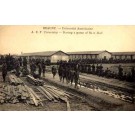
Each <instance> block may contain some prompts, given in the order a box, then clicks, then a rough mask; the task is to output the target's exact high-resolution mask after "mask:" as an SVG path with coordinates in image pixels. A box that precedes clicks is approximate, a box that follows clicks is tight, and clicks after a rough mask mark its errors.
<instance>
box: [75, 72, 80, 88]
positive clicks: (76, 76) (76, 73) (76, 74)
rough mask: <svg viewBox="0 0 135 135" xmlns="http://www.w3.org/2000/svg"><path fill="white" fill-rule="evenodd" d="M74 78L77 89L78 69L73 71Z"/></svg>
mask: <svg viewBox="0 0 135 135" xmlns="http://www.w3.org/2000/svg"><path fill="white" fill-rule="evenodd" d="M74 80H75V88H77V89H78V87H77V86H78V81H79V71H78V70H76V71H75V73H74Z"/></svg>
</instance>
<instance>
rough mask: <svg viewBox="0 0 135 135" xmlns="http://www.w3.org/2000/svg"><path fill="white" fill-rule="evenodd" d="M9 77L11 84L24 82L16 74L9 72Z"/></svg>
mask: <svg viewBox="0 0 135 135" xmlns="http://www.w3.org/2000/svg"><path fill="white" fill-rule="evenodd" d="M8 78H9V82H10V84H11V85H15V86H16V85H20V84H24V83H23V81H22V80H21V79H20V78H19V77H17V76H16V75H14V74H9V76H8Z"/></svg>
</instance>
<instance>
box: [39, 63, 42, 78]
mask: <svg viewBox="0 0 135 135" xmlns="http://www.w3.org/2000/svg"><path fill="white" fill-rule="evenodd" d="M41 72H42V67H41V63H38V73H39V78H40V77H41Z"/></svg>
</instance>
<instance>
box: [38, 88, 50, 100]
mask: <svg viewBox="0 0 135 135" xmlns="http://www.w3.org/2000/svg"><path fill="white" fill-rule="evenodd" d="M36 89H37V90H38V91H39V92H40V93H41V94H43V95H44V96H45V97H46V98H47V99H48V100H52V99H51V98H50V97H48V95H47V94H46V93H45V92H44V91H43V90H41V89H40V88H36Z"/></svg>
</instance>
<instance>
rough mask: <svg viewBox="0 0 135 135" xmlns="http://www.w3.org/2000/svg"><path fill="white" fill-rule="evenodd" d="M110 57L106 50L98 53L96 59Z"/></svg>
mask: <svg viewBox="0 0 135 135" xmlns="http://www.w3.org/2000/svg"><path fill="white" fill-rule="evenodd" d="M111 57H112V55H111V54H110V53H108V52H102V53H100V54H99V55H98V59H104V58H106V59H110V58H111Z"/></svg>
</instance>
